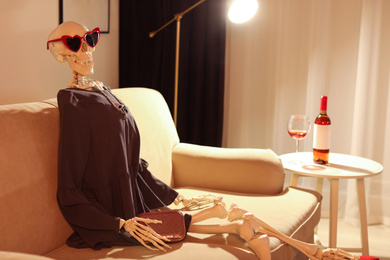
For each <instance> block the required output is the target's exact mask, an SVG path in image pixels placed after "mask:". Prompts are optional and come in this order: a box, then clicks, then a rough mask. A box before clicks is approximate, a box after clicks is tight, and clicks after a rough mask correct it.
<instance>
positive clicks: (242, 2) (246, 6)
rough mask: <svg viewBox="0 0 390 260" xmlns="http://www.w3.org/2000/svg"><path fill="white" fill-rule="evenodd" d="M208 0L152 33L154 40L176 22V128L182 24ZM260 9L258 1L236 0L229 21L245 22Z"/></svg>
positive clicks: (174, 116)
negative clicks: (188, 15)
mask: <svg viewBox="0 0 390 260" xmlns="http://www.w3.org/2000/svg"><path fill="white" fill-rule="evenodd" d="M205 1H206V0H200V1H199V2H197V3H196V4H194V5H192V6H191V7H190V8H188V9H187V10H185V11H184V12H181V13H178V14H176V15H175V16H174V18H173V19H172V20H170V21H169V22H167V23H166V24H164V25H163V26H161V27H160V28H159V29H157V30H155V31H153V32H150V33H149V37H150V38H153V37H154V36H155V35H156V34H157V33H158V32H160V31H161V30H163V29H164V28H165V27H167V26H168V25H170V24H171V23H173V22H174V21H176V58H175V97H174V113H173V121H174V122H175V126H177V100H178V92H179V57H180V56H179V50H180V22H181V19H182V18H183V16H184V15H185V14H186V13H188V12H190V11H191V10H192V9H194V8H196V7H197V6H199V5H200V4H202V3H204V2H205ZM257 8H258V3H257V0H234V2H233V3H232V4H231V6H230V9H229V13H228V16H229V19H230V20H231V21H232V22H234V23H242V22H245V21H247V20H249V19H251V18H252V17H253V15H255V13H256V11H257Z"/></svg>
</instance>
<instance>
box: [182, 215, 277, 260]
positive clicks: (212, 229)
mask: <svg viewBox="0 0 390 260" xmlns="http://www.w3.org/2000/svg"><path fill="white" fill-rule="evenodd" d="M188 231H189V232H193V233H202V234H226V233H229V234H237V235H239V236H240V237H241V238H242V239H244V240H245V241H247V243H248V245H249V246H250V248H251V249H252V250H253V251H254V252H255V253H256V255H257V257H258V258H259V259H260V260H271V252H270V247H269V238H268V236H267V235H263V236H260V237H257V236H255V232H254V230H253V227H252V225H251V223H249V222H247V221H245V220H244V221H243V222H241V223H230V224H225V225H193V224H191V225H190V227H189V229H188Z"/></svg>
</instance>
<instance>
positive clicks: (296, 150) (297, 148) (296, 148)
mask: <svg viewBox="0 0 390 260" xmlns="http://www.w3.org/2000/svg"><path fill="white" fill-rule="evenodd" d="M295 152H296V153H298V152H299V140H297V142H296V146H295Z"/></svg>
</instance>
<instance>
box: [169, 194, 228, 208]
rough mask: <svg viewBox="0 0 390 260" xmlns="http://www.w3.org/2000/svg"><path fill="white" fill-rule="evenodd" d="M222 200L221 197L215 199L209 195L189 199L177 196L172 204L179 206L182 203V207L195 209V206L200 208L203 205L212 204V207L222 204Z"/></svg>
mask: <svg viewBox="0 0 390 260" xmlns="http://www.w3.org/2000/svg"><path fill="white" fill-rule="evenodd" d="M222 199H223V197H216V196H214V195H210V194H209V195H199V196H194V197H192V198H190V199H186V198H185V197H184V196H183V195H181V194H179V195H178V196H177V197H176V199H175V201H174V203H175V205H179V204H180V203H182V204H183V206H184V207H186V208H190V207H196V206H201V205H203V204H210V203H214V205H217V204H218V203H223V202H222Z"/></svg>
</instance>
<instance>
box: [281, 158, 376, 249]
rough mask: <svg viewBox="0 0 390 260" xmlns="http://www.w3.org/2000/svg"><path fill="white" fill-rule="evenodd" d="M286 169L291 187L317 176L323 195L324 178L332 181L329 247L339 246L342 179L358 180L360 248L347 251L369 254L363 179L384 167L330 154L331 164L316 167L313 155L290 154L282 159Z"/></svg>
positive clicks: (363, 160) (364, 159) (365, 160)
mask: <svg viewBox="0 0 390 260" xmlns="http://www.w3.org/2000/svg"><path fill="white" fill-rule="evenodd" d="M280 159H281V160H282V163H283V167H284V169H285V170H286V171H289V172H291V173H292V175H291V180H290V186H297V184H298V179H299V177H300V176H306V177H315V178H317V180H316V190H317V191H318V192H319V193H322V185H323V179H324V178H326V179H328V180H329V181H330V183H331V185H330V220H329V222H330V223H329V247H330V248H336V247H337V217H338V195H339V194H338V192H339V180H340V179H356V182H357V192H358V201H359V212H360V231H361V242H362V247H361V248H344V250H346V251H350V252H361V253H363V255H369V252H368V251H369V249H368V231H367V213H366V198H365V187H364V178H368V177H372V176H375V175H378V174H380V173H381V172H382V171H383V166H382V165H381V164H380V163H377V162H375V161H373V160H370V159H366V158H363V157H358V156H353V155H347V154H339V153H330V154H329V164H328V165H322V164H315V163H314V162H313V153H312V152H302V153H297V154H296V153H289V154H283V155H281V156H280Z"/></svg>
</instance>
